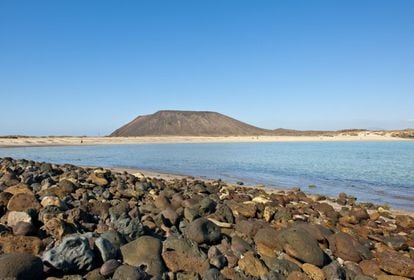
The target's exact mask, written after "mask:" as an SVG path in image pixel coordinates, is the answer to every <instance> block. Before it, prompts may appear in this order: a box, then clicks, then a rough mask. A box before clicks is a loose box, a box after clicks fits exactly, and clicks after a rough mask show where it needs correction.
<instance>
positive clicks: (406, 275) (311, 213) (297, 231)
mask: <svg viewBox="0 0 414 280" xmlns="http://www.w3.org/2000/svg"><path fill="white" fill-rule="evenodd" d="M135 171H139V173H133V174H131V173H129V172H135ZM0 172H1V173H0V194H1V195H2V196H1V198H2V200H1V203H2V204H3V208H2V211H1V212H0V232H1V236H0V246H1V248H2V250H3V251H2V252H0V256H1V258H0V267H2V269H1V270H0V276H1V275H3V276H9V275H10V274H9V270H5V269H9V268H8V267H9V265H8V266H7V267H6V266H5V264H10V263H16V262H22V263H23V265H26V267H28V266H29V265H33V263H34V265H36V277H34V278H36V279H52V277H59V279H63V278H61V277H64V276H66V275H72V276H75V277H77V279H78V278H79V279H109V278H110V277H111V276H112V275H114V277H113V278H114V279H127V278H131V279H138V277H135V276H136V275H138V273H140V275H142V276H143V277H142V278H143V279H150V278H151V277H157V278H159V279H164V278H165V279H180V277H181V276H185V277H187V276H189V278H191V279H250V278H251V279H345V276H346V277H347V279H354V278H355V279H357V278H356V276H358V275H360V276H361V277H364V276H375V278H371V277H368V278H367V277H365V278H367V279H377V277H376V275H378V273H380V274H381V276H384V277H385V278H378V279H391V278H390V277H392V276H395V277H392V279H394V278H395V279H412V277H414V270H413V269H414V260H413V256H412V255H413V244H414V235H413V229H414V215H413V213H411V212H400V211H398V210H395V209H388V208H387V207H380V206H373V205H369V204H364V203H359V202H357V201H356V200H355V199H354V198H353V197H352V196H347V195H346V194H345V193H341V194H340V195H339V196H338V197H337V198H329V197H318V196H313V195H307V194H306V193H304V192H302V191H301V190H300V189H299V188H294V189H291V190H275V189H269V188H265V187H262V188H260V187H252V186H241V185H238V184H229V183H227V182H225V181H222V180H208V179H202V180H199V179H198V178H196V177H191V178H190V177H188V176H181V175H172V174H163V173H161V172H147V173H145V171H144V172H142V171H141V170H136V169H128V168H101V167H82V166H77V165H72V164H52V163H45V162H37V161H27V160H14V159H11V158H0ZM165 176H169V177H168V178H167V179H162V178H161V177H164V178H165ZM28 179H29V180H28ZM4 205H6V208H4ZM29 213H30V214H32V213H34V214H36V216H31V215H30V214H29ZM2 261H3V263H2ZM390 262H392V266H390V265H389V263H390ZM367 264H369V267H367ZM2 265H3V266H2ZM370 267H374V268H375V270H374V271H373V270H372V269H370ZM4 271H6V272H4ZM2 273H3V274H2ZM211 274H213V276H214V278H210V276H211ZM13 275H14V274H13ZM96 275H98V276H102V275H104V276H105V277H100V278H96ZM116 275H118V276H119V275H121V276H120V277H118V276H116ZM129 275H132V276H134V278H133V277H130V276H129ZM315 275H319V276H320V277H319V276H318V278H314V277H313V276H315ZM216 276H217V277H216ZM270 277H272V278H270ZM274 277H276V278H274ZM361 277H359V278H360V279H365V278H361ZM396 277H397V278H396ZM0 278H2V277H0ZM3 278H4V277H3ZM54 279H57V278H54Z"/></svg>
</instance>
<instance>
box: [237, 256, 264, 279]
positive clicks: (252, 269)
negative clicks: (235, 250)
mask: <svg viewBox="0 0 414 280" xmlns="http://www.w3.org/2000/svg"><path fill="white" fill-rule="evenodd" d="M238 265H239V267H240V269H241V270H242V271H244V272H245V273H246V274H247V275H250V276H253V277H263V276H265V275H267V274H268V273H269V270H268V269H267V267H266V266H265V265H264V264H263V263H262V261H261V260H259V259H258V258H256V257H255V255H254V253H253V252H247V253H246V254H244V255H243V257H242V258H241V259H240V260H239V263H238Z"/></svg>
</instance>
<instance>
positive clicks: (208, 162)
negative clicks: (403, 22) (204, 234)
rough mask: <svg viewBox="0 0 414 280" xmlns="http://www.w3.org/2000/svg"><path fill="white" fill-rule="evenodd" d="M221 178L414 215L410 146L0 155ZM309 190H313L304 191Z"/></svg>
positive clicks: (181, 147)
mask: <svg viewBox="0 0 414 280" xmlns="http://www.w3.org/2000/svg"><path fill="white" fill-rule="evenodd" d="M5 156H10V157H13V158H25V159H32V160H36V161H47V162H53V163H71V164H76V165H93V166H104V167H128V168H137V169H143V170H150V171H159V172H166V173H175V174H186V175H193V176H203V177H207V178H222V179H223V180H227V181H231V182H235V181H244V182H246V183H249V184H265V185H269V186H275V187H282V188H289V187H293V186H299V187H301V188H302V189H303V190H304V191H305V192H311V193H319V194H325V195H332V196H336V195H338V193H339V192H346V193H347V194H351V195H354V196H356V197H357V198H358V199H359V200H360V201H370V202H375V203H388V204H390V205H392V206H394V207H397V208H403V209H408V210H414V142H411V141H401V142H394V141H393V142H289V143H288V142H278V143H203V144H139V145H97V146H59V147H25V148H2V149H0V157H5ZM309 185H316V187H315V188H309V187H308V186H309Z"/></svg>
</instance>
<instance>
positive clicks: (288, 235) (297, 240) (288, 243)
mask: <svg viewBox="0 0 414 280" xmlns="http://www.w3.org/2000/svg"><path fill="white" fill-rule="evenodd" d="M275 242H276V244H277V248H278V249H279V250H284V251H285V252H286V253H287V254H288V255H290V256H292V257H294V258H297V259H299V260H301V261H302V262H307V263H310V264H313V265H316V266H318V267H322V266H323V265H324V263H325V255H324V253H323V251H322V250H321V249H320V248H319V245H318V242H317V241H316V239H314V238H313V237H312V235H310V234H309V233H308V232H307V231H306V230H304V229H303V228H300V227H294V226H293V227H290V228H286V229H282V230H281V231H279V232H278V235H277V238H276V240H275Z"/></svg>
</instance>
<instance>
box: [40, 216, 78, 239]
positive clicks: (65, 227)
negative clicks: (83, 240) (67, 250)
mask: <svg viewBox="0 0 414 280" xmlns="http://www.w3.org/2000/svg"><path fill="white" fill-rule="evenodd" d="M43 229H44V230H45V231H46V233H47V234H49V235H51V236H53V237H54V238H56V239H59V240H60V239H62V237H63V236H64V235H67V234H71V233H75V232H76V229H75V228H74V226H73V225H71V224H68V223H67V222H66V221H64V220H62V219H60V218H51V219H49V220H47V221H45V224H44V226H43Z"/></svg>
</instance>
